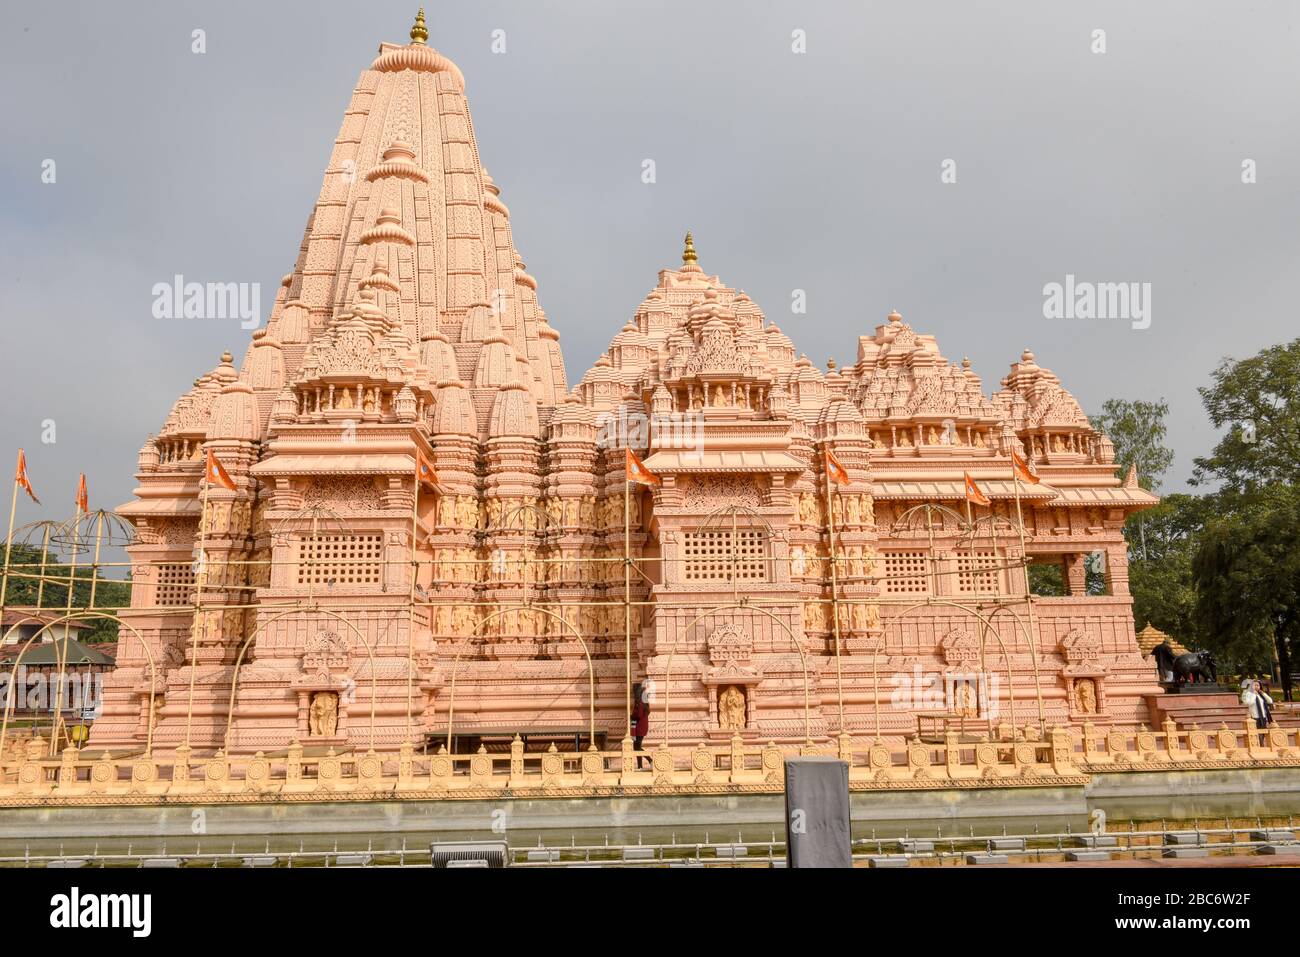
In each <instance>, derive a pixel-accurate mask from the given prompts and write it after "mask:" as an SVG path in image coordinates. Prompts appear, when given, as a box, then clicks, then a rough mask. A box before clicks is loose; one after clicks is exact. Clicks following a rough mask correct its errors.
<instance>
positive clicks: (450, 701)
mask: <svg viewBox="0 0 1300 957" xmlns="http://www.w3.org/2000/svg"><path fill="white" fill-rule="evenodd" d="M512 611H536V612H541V613H542V614H543V615H548V616H550V617H551V618H554V619H555V620H556V621H558V622H560V623H561V624H562V625H564V627H565V628H567V629H569V630H570V631H572V632H573V637H575V638H577V639H578V643H579V644H581V645H582V653H583V654H584V655H586V657H587V684H588V686H589V688H590V699H589V701H588V703H587V708H588V714H587V719H588V724H589V726H588V732H589V733H590V738H589V740H590V741H591V745H592V747H595V744H596V671H595V669H594V668H593V666H592V663H591V650H590V649H589V648H588V647H587V642H586V641H584V640H583V637H582V634H581V633H580V632H579V631H578V629H577V628H576V627H574V625H573V624H572V623H571V622H570V621H569V620H568V619H566V618H565V617H564V616H563V615H559V614H556V613H555V612H553V611H551V610H550V609H549V608H542V607H541V606H539V605H529V604H522V603H521V604H517V605H507V606H506V607H504V608H501V609H499V610H497V611H494V612H492V614H490V615H487V616H486V617H484V619H483V620H482V621H480V622H479V623H478V624H477V625H475V626H474V628H473V630H472V631H470V634H469V637H470V639H471V643H472V640H473V638H474V636H475V635H476V634H478V631H479V629H480V628H482V627H483V626H484V625H486V624H487V623H488V622H489V621H491V620H492V619H494V618H500V617H502V616H504V615H506V614H508V613H509V612H512ZM480 637H482V636H480ZM464 650H465V649H463V648H461V649H459V650H457V652H456V657H455V658H453V659H452V663H451V693H450V695H449V696H448V698H447V751H448V752H449V753H450V751H451V733H452V721H453V719H454V718H455V715H456V669H457V668H459V667H460V656H461V653H462V652H463V651H464Z"/></svg>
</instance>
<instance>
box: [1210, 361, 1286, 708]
mask: <svg viewBox="0 0 1300 957" xmlns="http://www.w3.org/2000/svg"><path fill="white" fill-rule="evenodd" d="M1212 378H1213V383H1212V384H1211V385H1209V386H1206V387H1204V388H1202V389H1201V390H1200V393H1201V401H1202V402H1203V403H1204V405H1205V410H1206V412H1208V413H1209V416H1210V422H1211V423H1212V424H1213V425H1214V426H1215V427H1216V428H1220V429H1224V430H1225V432H1224V434H1223V435H1222V437H1221V438H1220V440H1219V442H1218V443H1217V444H1216V445H1215V447H1214V450H1213V452H1212V453H1211V454H1210V455H1208V456H1205V457H1204V458H1198V459H1196V469H1195V471H1194V473H1193V476H1192V483H1193V484H1194V485H1206V486H1212V487H1214V489H1215V490H1214V491H1213V492H1212V494H1211V495H1209V496H1207V500H1208V503H1209V506H1210V511H1209V512H1208V513H1207V514H1209V515H1212V516H1213V518H1212V520H1209V521H1207V523H1206V526H1205V532H1204V534H1203V536H1202V541H1201V543H1200V547H1199V548H1198V550H1197V553H1196V555H1195V557H1194V560H1193V574H1194V580H1195V584H1196V589H1197V611H1198V614H1200V615H1202V616H1203V618H1204V620H1205V623H1206V626H1207V627H1208V628H1210V629H1212V630H1213V632H1214V633H1215V634H1216V636H1218V639H1219V640H1220V641H1221V642H1222V643H1223V644H1225V645H1226V646H1230V647H1232V648H1235V649H1238V650H1240V651H1241V652H1242V653H1246V652H1249V651H1251V649H1254V652H1253V653H1254V654H1255V655H1256V656H1257V657H1260V656H1262V655H1263V654H1264V650H1266V649H1267V648H1268V645H1269V644H1270V643H1271V644H1272V650H1273V653H1274V654H1276V656H1277V661H1278V665H1279V667H1280V670H1281V672H1282V684H1283V688H1284V692H1285V694H1286V697H1287V698H1288V699H1290V697H1291V683H1292V662H1293V661H1294V660H1295V654H1296V652H1297V651H1298V650H1300V491H1297V484H1298V483H1300V339H1296V340H1295V341H1293V342H1290V343H1286V344H1283V345H1277V346H1272V347H1270V348H1268V349H1264V350H1263V351H1261V352H1259V353H1258V354H1257V355H1255V356H1252V357H1251V358H1249V359H1241V360H1233V359H1225V360H1224V361H1223V362H1222V363H1220V365H1219V367H1218V368H1217V369H1216V370H1215V371H1214V373H1213V375H1212ZM1269 657H1271V656H1269Z"/></svg>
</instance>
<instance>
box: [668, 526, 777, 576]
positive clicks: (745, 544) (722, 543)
mask: <svg viewBox="0 0 1300 957" xmlns="http://www.w3.org/2000/svg"><path fill="white" fill-rule="evenodd" d="M733 547H734V553H733ZM682 559H683V562H682V580H683V581H687V582H706V581H707V582H717V581H723V582H729V581H731V574H732V571H733V569H734V571H735V574H736V581H738V582H746V581H750V582H762V581H767V535H766V534H764V532H763V531H762V530H761V529H757V528H741V529H737V530H736V532H735V538H734V541H733V538H732V531H731V529H729V528H726V529H712V530H709V531H700V532H687V533H686V534H685V536H683V542H682Z"/></svg>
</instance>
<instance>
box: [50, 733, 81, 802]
mask: <svg viewBox="0 0 1300 957" xmlns="http://www.w3.org/2000/svg"><path fill="white" fill-rule="evenodd" d="M80 756H81V750H80V749H79V748H78V747H77V746H76V745H73V746H71V747H67V748H64V749H63V753H62V754H61V755H60V756H59V758H60V760H59V780H58V786H57V788H56V790H57V791H59V792H61V793H64V794H66V793H69V792H71V791H75V790H77V761H78V759H79V758H80Z"/></svg>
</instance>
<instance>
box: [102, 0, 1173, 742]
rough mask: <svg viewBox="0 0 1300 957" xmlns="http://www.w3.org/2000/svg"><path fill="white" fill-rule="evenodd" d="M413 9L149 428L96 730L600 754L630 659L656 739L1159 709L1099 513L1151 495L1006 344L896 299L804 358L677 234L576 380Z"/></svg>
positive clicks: (883, 729) (864, 731)
mask: <svg viewBox="0 0 1300 957" xmlns="http://www.w3.org/2000/svg"><path fill="white" fill-rule="evenodd" d="M426 39H427V35H426V33H425V30H424V27H423V19H422V18H421V20H420V21H418V22H417V25H416V29H415V30H413V31H412V42H411V43H409V44H406V45H396V44H388V43H385V44H383V45H381V46H380V48H379V55H378V57H377V58H376V59H375V60H374V62H372V63H371V64H370V66H369V67H367V68H366V69H365V70H364V71H362V73H361V76H360V79H359V80H358V82H357V85H356V89H355V91H354V92H353V94H352V99H351V102H350V103H349V104H348V107H347V110H346V112H345V114H344V117H343V124H342V128H341V129H340V131H339V134H338V138H337V139H336V140H335V143H334V147H333V151H332V153H331V155H330V158H329V165H328V167H327V169H326V171H325V177H324V183H323V185H322V187H321V191H320V198H319V199H318V200H317V202H316V205H315V208H314V210H313V211H312V213H311V215H310V217H309V219H308V222H307V227H306V230H305V234H304V237H303V241H302V246H301V248H300V249H299V252H298V257H297V262H296V263H295V265H294V268H293V271H292V272H291V273H290V274H289V275H287V276H285V277H284V279H283V281H282V283H281V286H280V289H279V291H278V294H277V296H276V299H275V305H274V307H273V309H272V310H271V314H270V318H269V321H268V322H267V325H266V327H265V328H264V329H259V330H258V331H256V332H255V333H253V336H252V341H251V343H249V345H248V347H247V349H246V351H245V352H244V355H243V357H242V360H241V361H240V362H239V363H237V364H236V363H235V362H234V360H233V359H232V357H231V355H229V354H227V355H225V356H223V357H222V359H221V362H220V363H219V364H218V365H217V366H216V367H215V368H214V369H212V370H211V371H210V372H207V373H206V374H204V375H202V376H201V377H200V378H199V379H197V380H196V382H195V384H194V387H193V388H192V389H191V390H190V391H189V392H187V393H186V394H185V395H183V396H181V397H180V399H179V400H178V401H177V402H176V404H175V405H174V406H173V407H172V410H171V412H170V413H169V414H168V416H167V418H166V420H165V421H164V422H163V425H162V428H161V430H160V432H159V433H158V435H157V436H156V437H151V438H150V439H149V440H148V441H147V442H146V443H145V445H144V448H143V449H142V450H141V452H140V457H139V475H138V479H139V487H138V488H137V489H136V490H135V496H136V497H135V500H134V501H132V502H131V503H130V504H128V505H125V506H123V507H122V508H121V509H120V513H121V514H122V515H124V516H125V517H126V518H127V519H129V521H130V522H131V523H132V524H133V525H134V527H135V529H136V533H137V534H136V540H135V542H134V544H133V545H131V547H130V548H129V552H130V557H131V561H132V564H133V583H134V589H133V598H132V607H131V609H130V610H129V611H126V612H124V613H123V615H122V617H123V619H124V621H125V623H126V624H125V626H124V627H123V628H122V637H121V644H120V646H119V652H118V654H119V657H118V661H117V668H116V670H115V671H114V672H112V674H111V675H110V676H109V679H108V682H107V686H106V689H105V695H104V711H103V714H102V716H101V717H100V718H99V719H98V720H97V721H96V722H95V724H94V727H93V732H92V736H91V740H90V744H89V746H90V747H92V748H94V747H107V748H113V749H121V748H129V749H134V750H139V749H140V748H143V747H145V746H146V743H147V742H148V743H149V744H151V745H152V747H153V748H154V750H155V751H162V752H167V751H170V750H173V749H175V748H177V747H178V746H181V745H189V746H191V747H192V748H193V750H194V752H195V753H196V754H202V753H211V752H213V751H215V750H216V749H222V748H224V749H225V750H226V751H227V752H228V753H231V754H250V753H253V752H255V751H264V752H272V751H275V750H277V749H283V748H285V747H286V746H288V745H289V744H290V743H291V742H293V741H295V740H297V741H299V742H301V743H302V744H304V745H316V746H319V747H321V748H326V747H332V748H338V749H345V748H355V749H357V750H365V749H368V748H370V747H372V746H373V747H374V748H375V749H376V750H377V751H380V752H392V751H395V750H396V749H398V748H399V747H400V746H401V744H402V743H403V742H406V741H412V742H415V743H416V745H417V747H418V746H420V745H421V744H423V743H424V742H426V741H427V740H428V739H429V738H430V737H432V738H433V739H434V740H435V741H436V740H437V738H436V736H441V735H444V734H447V732H448V729H449V726H450V728H451V729H452V730H453V731H454V732H455V734H456V735H462V734H465V735H483V736H491V735H492V734H493V733H499V734H503V735H513V734H515V733H518V732H520V731H521V730H522V731H527V730H529V729H532V730H534V731H535V732H536V733H537V734H538V735H547V734H551V735H556V736H562V735H564V734H567V733H569V731H570V730H571V729H586V730H587V731H589V730H590V729H591V728H592V726H593V725H594V729H595V731H596V734H597V740H598V743H600V742H601V741H603V742H605V744H606V746H607V747H612V748H616V747H617V746H618V742H619V741H621V740H622V739H623V737H624V736H625V734H626V733H627V728H628V701H629V692H628V688H629V684H630V683H636V684H641V685H643V686H645V688H646V692H645V694H646V697H647V698H648V699H649V700H650V703H651V717H650V722H649V734H648V736H647V742H648V743H651V744H657V743H658V742H661V741H664V740H665V739H666V740H667V742H668V743H669V744H671V745H694V744H695V743H696V742H701V741H703V742H710V741H713V742H718V741H726V740H730V739H731V738H732V737H733V736H735V735H740V736H741V737H742V738H743V739H744V740H747V741H751V742H767V741H774V742H777V743H778V744H783V745H794V744H798V743H801V742H804V741H806V740H812V741H814V742H825V741H827V740H828V739H829V738H831V737H832V736H835V735H838V734H839V733H840V732H841V731H842V730H843V731H847V732H848V733H849V734H850V735H852V736H853V737H854V738H855V739H857V738H861V739H864V740H867V739H872V738H875V737H876V736H880V737H882V738H884V739H886V740H889V741H892V742H895V743H897V742H900V741H902V740H903V739H904V738H910V737H912V736H913V735H915V734H917V733H926V730H927V727H929V725H927V722H932V724H933V726H934V727H954V726H956V725H954V722H957V723H958V724H960V725H961V726H963V727H966V728H969V729H971V730H977V731H983V730H986V729H987V730H992V729H993V728H994V727H995V726H997V727H999V728H1001V732H1000V733H1003V734H1005V733H1006V731H1007V729H1008V728H1011V729H1025V728H1030V732H1029V733H1030V734H1033V733H1041V731H1039V732H1035V731H1033V729H1035V728H1037V729H1041V728H1043V727H1051V726H1053V725H1057V724H1063V725H1075V726H1078V725H1080V724H1082V723H1083V722H1085V721H1088V722H1092V723H1094V724H1096V725H1103V726H1104V725H1107V724H1113V725H1119V726H1124V727H1129V728H1131V727H1134V726H1137V725H1138V724H1140V723H1143V722H1147V721H1149V720H1150V715H1149V712H1148V707H1147V703H1146V700H1145V697H1146V696H1147V695H1151V694H1155V693H1158V691H1159V687H1158V685H1157V684H1156V682H1155V675H1154V672H1153V669H1152V667H1151V665H1150V664H1149V662H1147V661H1144V660H1143V658H1142V657H1141V655H1140V653H1139V650H1138V644H1137V641H1136V637H1135V634H1134V626H1133V619H1132V611H1131V599H1130V597H1129V591H1128V580H1127V559H1126V549H1125V541H1124V537H1123V534H1122V529H1123V526H1124V522H1125V519H1126V518H1127V517H1128V516H1129V515H1131V514H1132V513H1133V512H1134V511H1136V510H1138V509H1141V508H1144V507H1147V506H1150V505H1151V504H1153V503H1154V502H1155V501H1156V499H1155V498H1154V496H1152V495H1151V494H1150V493H1148V492H1146V491H1143V490H1142V489H1140V488H1139V487H1138V486H1137V483H1136V481H1135V478H1134V476H1133V475H1132V474H1130V475H1129V476H1128V478H1127V479H1125V480H1121V479H1120V478H1119V477H1118V476H1117V475H1116V466H1115V462H1114V452H1113V448H1112V445H1111V443H1110V441H1109V440H1108V439H1107V438H1106V436H1105V435H1102V434H1100V433H1099V432H1097V431H1096V430H1095V429H1093V428H1092V427H1091V426H1090V425H1089V423H1088V419H1087V417H1086V416H1085V415H1084V413H1083V411H1082V410H1081V408H1080V407H1079V404H1078V403H1077V402H1076V401H1075V399H1074V398H1073V397H1072V396H1071V394H1070V393H1069V392H1067V391H1066V390H1065V388H1064V387H1063V386H1062V385H1061V383H1060V381H1059V380H1058V379H1057V377H1056V376H1055V375H1053V374H1052V373H1051V372H1050V371H1049V370H1048V369H1046V368H1043V367H1042V366H1040V365H1039V364H1038V363H1037V361H1036V359H1035V357H1034V355H1033V354H1032V353H1030V352H1028V351H1025V352H1024V353H1023V354H1021V355H1020V357H1019V358H1018V360H1017V361H1015V362H1013V363H1012V364H1011V369H1010V372H1009V374H1007V375H1006V376H1005V377H1004V378H1003V379H1002V381H1001V385H1000V387H999V388H998V389H997V390H996V391H994V392H993V393H992V394H991V395H989V394H987V393H986V392H985V391H984V389H983V386H982V383H981V380H980V378H979V377H978V376H977V375H976V374H975V372H974V371H972V369H971V368H970V363H969V362H968V361H966V360H962V361H961V362H960V363H954V362H950V361H949V360H948V359H946V358H945V357H944V356H943V355H942V354H941V353H940V351H939V347H938V344H937V343H936V341H935V339H934V337H933V336H929V335H924V334H922V333H919V332H917V331H916V330H914V329H913V328H912V326H910V325H909V324H908V323H907V322H906V321H905V320H904V319H903V317H902V316H900V315H899V314H898V313H896V312H894V313H890V314H889V315H888V317H887V318H886V319H885V320H884V321H883V322H882V323H881V324H879V325H876V326H875V327H874V329H869V328H868V327H867V326H866V324H865V323H864V332H865V334H862V335H859V336H858V337H857V349H856V358H855V361H854V362H853V363H852V364H851V365H841V366H838V367H837V366H836V365H835V364H834V363H827V368H826V369H819V368H817V367H816V366H814V364H813V363H812V362H810V361H809V360H808V358H807V357H806V356H803V355H801V354H800V353H799V352H798V350H797V348H796V346H795V344H794V342H793V341H792V340H791V338H790V337H789V336H788V335H787V334H786V333H785V332H783V331H782V330H781V329H779V328H778V327H777V325H776V324H774V323H772V322H769V321H768V320H767V319H766V318H765V317H764V314H763V312H762V310H761V309H760V308H759V306H758V304H757V303H755V302H753V301H752V300H751V299H750V298H749V297H748V296H747V295H746V294H745V293H744V292H743V291H740V290H738V289H736V288H733V287H731V286H728V285H727V284H725V283H724V282H723V281H722V280H721V279H720V278H719V277H717V276H713V275H710V274H709V273H708V272H707V271H706V270H705V269H704V268H703V267H702V266H701V265H700V264H699V262H698V260H697V254H696V250H695V247H694V244H693V242H692V241H691V237H690V236H689V235H688V236H687V241H686V248H685V252H684V254H683V255H682V257H681V262H680V264H678V265H675V266H671V267H669V268H664V269H661V270H660V271H659V274H658V279H657V281H656V282H655V283H654V286H653V288H652V289H651V290H650V292H649V294H648V295H647V296H646V297H645V299H644V300H643V301H642V302H641V303H640V304H639V305H638V306H637V307H636V308H635V310H634V311H633V313H632V317H631V318H630V319H629V320H628V321H627V322H626V323H625V324H624V325H623V326H622V328H621V329H617V330H615V328H614V327H613V325H612V324H611V331H612V332H614V333H615V334H614V336H613V339H612V340H611V341H610V345H609V348H608V350H607V351H606V352H605V353H604V354H603V355H601V356H600V358H599V359H598V360H597V361H596V363H595V365H593V366H592V367H591V368H590V369H589V370H588V371H587V372H586V373H585V374H584V375H583V376H582V378H581V379H580V380H578V382H577V383H576V385H573V386H570V384H569V381H568V379H567V377H566V373H565V367H564V358H563V354H562V352H561V348H560V333H559V331H557V328H556V326H553V325H552V324H551V323H550V321H549V320H548V318H547V316H546V313H545V312H544V311H543V310H542V308H541V306H540V305H539V301H538V294H537V281H536V280H535V279H534V278H533V277H532V276H531V275H529V273H528V272H527V270H526V267H525V265H524V263H523V261H522V260H521V259H520V256H519V254H518V253H517V252H516V250H515V245H514V240H513V237H512V232H511V224H510V214H509V211H508V209H507V208H506V205H505V203H504V202H503V201H502V199H501V191H500V189H499V188H498V187H497V185H496V184H495V183H494V182H493V180H492V178H491V177H490V176H489V175H488V173H487V170H486V169H485V168H484V166H483V164H482V162H481V161H480V158H479V153H478V148H477V145H476V142H475V137H474V131H473V127H472V125H471V122H470V115H469V108H468V105H467V102H466V98H465V82H464V78H463V77H462V75H461V72H460V70H459V69H457V67H456V65H455V64H454V63H452V62H451V61H450V60H448V59H447V58H446V57H445V56H443V55H442V54H440V53H438V52H437V51H436V50H434V49H433V48H431V47H430V46H428V45H427V43H426V42H425V41H426ZM567 321H568V322H570V323H577V322H583V323H586V322H591V321H593V320H592V319H591V318H590V317H585V316H584V317H567ZM557 325H563V323H557ZM626 447H630V448H632V449H633V450H634V451H635V452H636V453H637V454H638V455H639V456H640V458H641V459H642V461H644V463H645V466H646V467H647V468H648V469H650V470H651V471H652V472H653V473H655V474H656V475H657V476H658V477H659V479H660V483H659V484H658V485H642V484H636V485H631V486H629V483H628V482H627V480H626V469H627V466H628V460H627V457H626V453H625V448H626ZM209 451H211V452H212V453H214V455H215V457H216V458H217V460H218V461H219V462H220V463H221V464H222V465H223V466H224V467H225V469H226V470H227V472H228V473H229V475H230V477H231V478H232V479H233V484H234V485H235V488H234V490H233V491H232V490H229V489H227V488H226V487H224V485H223V484H221V483H218V482H205V467H204V462H205V457H206V455H207V453H208V452H209ZM826 451H830V452H831V453H832V454H833V456H834V459H835V460H836V461H838V462H839V463H842V465H843V467H844V468H845V469H846V470H847V472H848V475H849V478H850V480H851V481H850V482H849V483H847V484H834V485H831V484H830V483H829V482H828V480H827V476H826V473H825V465H826V461H827V459H826V457H825V455H824V453H825V452H826ZM1013 451H1015V452H1017V453H1018V454H1020V455H1021V456H1022V457H1023V458H1024V459H1025V460H1027V461H1028V463H1029V464H1030V467H1031V468H1032V470H1033V471H1034V473H1036V475H1037V477H1038V478H1039V479H1041V481H1040V482H1039V483H1037V484H1033V483H1030V482H1027V481H1026V482H1017V481H1016V480H1014V479H1013V472H1012V465H1011V453H1012V452H1013ZM421 457H423V459H424V460H426V461H427V462H428V463H429V464H430V465H431V466H432V468H433V471H434V472H435V473H436V476H435V478H436V481H435V482H433V483H431V484H422V483H420V482H419V481H417V466H418V463H419V461H420V459H421ZM967 473H968V474H969V475H970V477H971V478H972V479H973V480H974V482H975V483H976V484H977V485H978V487H979V488H980V489H981V490H982V492H983V493H984V494H985V495H986V496H987V497H988V498H989V500H990V502H991V505H990V506H989V507H983V506H974V507H973V508H972V509H971V510H970V511H969V512H968V510H967V505H966V499H965V492H964V489H965V485H964V475H965V474H967ZM828 500H829V501H830V502H831V503H832V504H831V509H830V514H829V515H828V514H827V507H826V503H827V501H828ZM968 519H973V522H968ZM625 520H626V526H625ZM625 527H626V528H627V529H628V530H629V532H628V534H627V535H626V536H625ZM832 527H833V529H834V534H833V543H832V540H831V538H832V536H831V533H830V529H831V528H832ZM832 544H833V548H834V562H833V563H832V561H831V547H832ZM625 555H626V557H627V558H629V559H630V562H627V561H625ZM1026 556H1027V557H1028V559H1030V560H1032V562H1033V563H1034V564H1035V565H1039V564H1042V565H1054V566H1056V567H1057V568H1059V569H1060V572H1061V574H1060V581H1061V583H1062V588H1061V590H1062V591H1063V592H1064V594H1062V595H1059V596H1055V597H1035V598H1034V599H1033V601H1032V604H1031V603H1030V602H1029V601H1028V600H1027V599H1026V594H1027V588H1026V574H1025V558H1026ZM1090 556H1092V557H1091V558H1090ZM413 568H414V569H416V570H417V571H416V574H415V575H414V581H413V580H412V579H413V575H412V569H413ZM1013 733H1014V732H1013ZM570 740H571V741H572V738H570ZM587 744H588V741H586V740H582V741H581V745H582V746H583V747H585V746H586V745H587ZM570 746H572V745H570Z"/></svg>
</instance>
